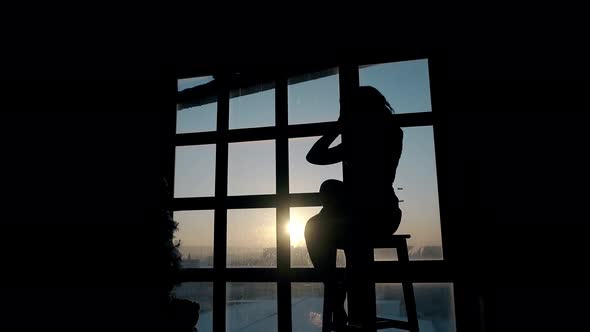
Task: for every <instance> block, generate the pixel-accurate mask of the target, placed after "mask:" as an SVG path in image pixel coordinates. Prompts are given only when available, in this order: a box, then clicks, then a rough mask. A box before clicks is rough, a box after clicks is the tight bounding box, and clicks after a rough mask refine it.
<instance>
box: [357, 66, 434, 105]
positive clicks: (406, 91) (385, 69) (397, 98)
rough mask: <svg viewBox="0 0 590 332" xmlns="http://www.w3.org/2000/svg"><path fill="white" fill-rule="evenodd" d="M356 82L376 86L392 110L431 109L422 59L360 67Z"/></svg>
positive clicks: (427, 80) (428, 85)
mask: <svg viewBox="0 0 590 332" xmlns="http://www.w3.org/2000/svg"><path fill="white" fill-rule="evenodd" d="M359 82H360V85H371V86H373V87H375V88H377V90H379V91H380V92H381V93H382V94H383V95H384V96H385V98H386V99H387V101H388V102H389V104H390V105H391V107H393V109H394V110H395V113H398V114H400V113H415V112H431V111H432V107H431V105H430V79H429V76H428V60H426V59H421V60H412V61H400V62H391V63H384V64H378V65H371V66H366V67H361V69H360V70H359Z"/></svg>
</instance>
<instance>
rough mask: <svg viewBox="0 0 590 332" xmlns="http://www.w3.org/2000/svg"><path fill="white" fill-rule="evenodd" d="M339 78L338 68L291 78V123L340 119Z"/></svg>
mask: <svg viewBox="0 0 590 332" xmlns="http://www.w3.org/2000/svg"><path fill="white" fill-rule="evenodd" d="M338 80H339V78H338V70H337V69H332V70H327V71H325V72H322V73H313V74H307V75H304V76H299V77H293V78H291V79H289V92H288V93H289V124H301V123H312V122H326V121H336V120H338V116H339V114H340V101H339V96H340V93H339V91H338V89H339V83H338Z"/></svg>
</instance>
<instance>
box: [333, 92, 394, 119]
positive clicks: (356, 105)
mask: <svg viewBox="0 0 590 332" xmlns="http://www.w3.org/2000/svg"><path fill="white" fill-rule="evenodd" d="M340 102H341V108H342V114H343V115H344V118H345V119H348V120H350V121H353V122H352V123H358V122H379V121H382V120H383V119H389V118H391V115H392V114H393V108H392V107H391V105H389V103H388V102H387V100H386V99H385V97H384V96H383V95H382V94H381V92H379V90H377V89H375V88H374V87H372V86H360V87H358V88H356V89H354V90H353V91H352V93H351V94H350V96H349V97H347V98H342V99H341V101H340Z"/></svg>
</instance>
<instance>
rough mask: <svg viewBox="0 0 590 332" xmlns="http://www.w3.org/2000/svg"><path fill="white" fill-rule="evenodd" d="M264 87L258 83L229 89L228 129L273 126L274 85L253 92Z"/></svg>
mask: <svg viewBox="0 0 590 332" xmlns="http://www.w3.org/2000/svg"><path fill="white" fill-rule="evenodd" d="M265 88H266V87H265V86H261V85H259V86H256V87H254V88H248V89H238V90H233V91H231V97H232V98H231V99H230V100H229V129H238V128H254V127H266V126H274V124H275V90H274V86H273V88H271V89H269V90H264V91H260V92H255V91H256V90H261V89H265ZM253 90H254V91H253Z"/></svg>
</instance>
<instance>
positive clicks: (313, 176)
mask: <svg viewBox="0 0 590 332" xmlns="http://www.w3.org/2000/svg"><path fill="white" fill-rule="evenodd" d="M318 139H319V137H304V138H292V139H290V140H289V191H290V192H292V193H302V192H319V190H320V185H321V184H322V182H324V181H325V180H327V179H338V180H342V163H341V162H340V163H337V164H333V165H314V164H310V163H309V162H308V161H307V160H306V159H305V156H306V155H307V153H308V152H309V150H310V149H311V147H312V145H313V144H314V143H315V142H317V141H318ZM338 144H340V136H338V138H337V139H336V140H335V141H334V143H332V145H331V147H333V146H336V145H338Z"/></svg>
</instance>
